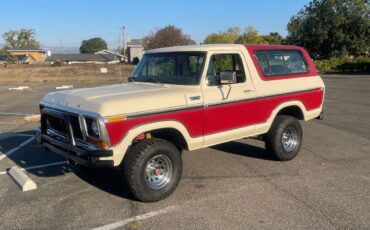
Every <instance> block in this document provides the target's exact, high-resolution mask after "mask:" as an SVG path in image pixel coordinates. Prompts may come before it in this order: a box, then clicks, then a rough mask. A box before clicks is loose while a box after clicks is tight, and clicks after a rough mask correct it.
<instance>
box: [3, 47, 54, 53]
mask: <svg viewBox="0 0 370 230" xmlns="http://www.w3.org/2000/svg"><path fill="white" fill-rule="evenodd" d="M6 51H7V52H12V51H13V52H14V51H23V52H24V51H27V52H42V53H46V52H48V51H47V50H42V49H26V48H17V49H7V50H6Z"/></svg>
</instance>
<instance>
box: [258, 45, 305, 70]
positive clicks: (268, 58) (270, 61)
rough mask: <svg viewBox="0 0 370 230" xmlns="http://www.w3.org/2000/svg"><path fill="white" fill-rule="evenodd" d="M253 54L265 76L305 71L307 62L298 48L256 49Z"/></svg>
mask: <svg viewBox="0 0 370 230" xmlns="http://www.w3.org/2000/svg"><path fill="white" fill-rule="evenodd" d="M255 56H256V58H257V60H258V63H259V65H260V67H261V69H262V72H263V74H264V75H266V76H279V75H289V74H299V73H307V72H308V71H309V70H308V67H307V63H306V61H305V59H304V57H303V56H302V54H301V52H300V51H298V50H283V51H281V50H264V51H256V52H255Z"/></svg>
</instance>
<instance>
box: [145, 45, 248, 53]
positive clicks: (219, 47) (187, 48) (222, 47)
mask: <svg viewBox="0 0 370 230" xmlns="http://www.w3.org/2000/svg"><path fill="white" fill-rule="evenodd" d="M242 49H245V45H240V44H207V45H188V46H173V47H166V48H159V49H153V50H147V51H145V53H162V52H181V51H210V50H215V51H221V50H225V51H227V50H242Z"/></svg>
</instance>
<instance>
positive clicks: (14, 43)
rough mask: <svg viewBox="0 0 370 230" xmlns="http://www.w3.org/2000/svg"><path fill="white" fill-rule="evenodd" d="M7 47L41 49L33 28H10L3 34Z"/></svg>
mask: <svg viewBox="0 0 370 230" xmlns="http://www.w3.org/2000/svg"><path fill="white" fill-rule="evenodd" d="M3 38H4V40H5V49H39V48H40V43H39V42H38V41H37V40H36V32H35V30H33V29H21V30H19V31H16V30H10V31H8V32H5V33H4V34H3Z"/></svg>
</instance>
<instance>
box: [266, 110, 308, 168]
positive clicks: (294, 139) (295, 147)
mask: <svg viewBox="0 0 370 230" xmlns="http://www.w3.org/2000/svg"><path fill="white" fill-rule="evenodd" d="M302 141H303V134H302V127H301V125H300V124H299V121H298V120H297V119H296V118H294V117H292V116H286V115H280V116H277V117H276V118H275V120H274V122H273V123H272V126H271V128H270V130H269V132H268V133H267V134H266V135H265V143H266V150H267V151H269V152H270V153H272V155H273V156H274V157H275V158H276V159H277V160H280V161H289V160H292V159H294V158H295V157H296V156H297V155H298V153H299V150H300V149H301V146H302Z"/></svg>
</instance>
